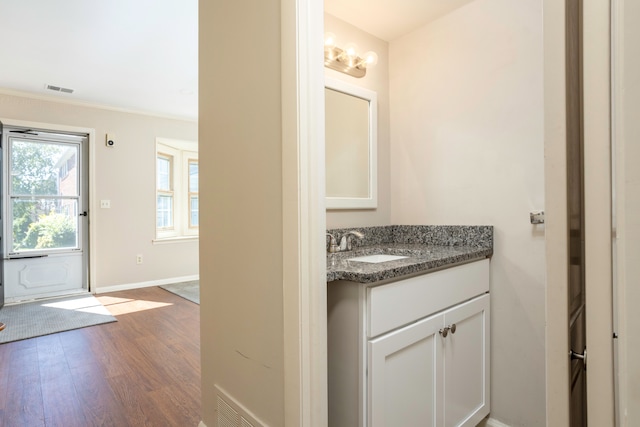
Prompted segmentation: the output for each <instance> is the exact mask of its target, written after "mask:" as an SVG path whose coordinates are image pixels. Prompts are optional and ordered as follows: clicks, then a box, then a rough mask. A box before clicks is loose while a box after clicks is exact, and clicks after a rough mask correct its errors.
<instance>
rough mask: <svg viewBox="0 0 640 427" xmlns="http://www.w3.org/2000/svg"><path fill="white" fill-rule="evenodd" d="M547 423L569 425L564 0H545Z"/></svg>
mask: <svg viewBox="0 0 640 427" xmlns="http://www.w3.org/2000/svg"><path fill="white" fill-rule="evenodd" d="M543 13H544V18H543V22H544V32H543V33H544V135H545V136H544V157H545V164H544V169H545V172H544V174H545V214H546V219H545V244H546V270H547V281H546V282H547V283H546V308H547V310H546V328H545V331H546V333H545V337H546V342H545V348H546V368H547V369H546V386H547V387H546V398H547V399H546V402H547V423H546V424H547V426H548V427H566V426H568V425H569V392H568V390H569V375H568V372H569V363H568V357H567V354H568V352H569V343H568V334H567V325H568V323H569V320H568V315H567V311H568V310H567V306H568V282H567V271H568V264H567V250H568V231H567V144H566V140H567V135H566V97H565V87H566V84H565V83H566V82H565V58H566V54H565V45H564V40H565V19H566V18H565V15H566V14H565V2H564V1H557V0H544V4H543Z"/></svg>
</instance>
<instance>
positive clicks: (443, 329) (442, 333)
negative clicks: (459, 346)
mask: <svg viewBox="0 0 640 427" xmlns="http://www.w3.org/2000/svg"><path fill="white" fill-rule="evenodd" d="M438 332H439V333H440V335H442V338H446V337H447V335H449V327H448V326H447V327H445V328H442V329H440V330H439V331H438Z"/></svg>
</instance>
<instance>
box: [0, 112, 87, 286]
mask: <svg viewBox="0 0 640 427" xmlns="http://www.w3.org/2000/svg"><path fill="white" fill-rule="evenodd" d="M0 122H2V123H3V124H4V126H5V127H11V126H16V127H26V128H33V129H42V130H47V131H54V132H55V131H57V132H61V133H64V132H70V133H83V134H87V139H88V142H87V144H88V145H89V146H88V159H87V160H86V161H87V173H88V177H87V178H88V181H89V182H88V188H87V191H88V193H89V194H87V196H86V197H87V205H88V206H89V217H88V220H89V224H88V228H87V229H88V232H89V236H88V237H87V241H88V248H87V249H88V250H89V256H88V262H89V265H88V266H87V267H88V270H89V271H88V274H87V278H88V282H89V283H87V290H88V291H89V292H90V293H94V290H93V284H94V283H95V274H96V269H95V266H96V251H95V239H93V236H95V232H96V221H95V220H93V221H92V220H91V219H92V213H93V212H97V206H96V198H95V196H94V195H95V189H96V182H95V181H96V180H95V174H94V170H95V158H96V156H95V140H96V138H95V137H96V131H95V129H92V128H85V127H79V126H67V125H60V124H53V123H42V122H33V121H26V120H16V119H9V118H6V117H0Z"/></svg>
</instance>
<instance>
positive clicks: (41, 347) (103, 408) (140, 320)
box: [0, 287, 201, 427]
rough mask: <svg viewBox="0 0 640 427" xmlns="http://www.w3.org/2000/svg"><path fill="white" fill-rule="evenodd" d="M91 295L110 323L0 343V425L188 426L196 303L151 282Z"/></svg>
mask: <svg viewBox="0 0 640 427" xmlns="http://www.w3.org/2000/svg"><path fill="white" fill-rule="evenodd" d="M97 297H98V298H99V299H100V300H101V302H102V303H103V304H104V305H105V306H107V308H109V309H110V311H111V312H112V313H113V314H114V315H115V316H116V317H117V319H118V321H117V322H114V323H109V324H106V325H98V326H92V327H88V328H83V329H77V330H74V331H67V332H62V333H59V334H53V335H48V336H44V337H38V338H32V339H28V340H23V341H17V342H12V343H7V344H2V345H0V426H6V427H9V426H16V427H37V426H64V427H74V426H81V427H88V426H117V427H120V426H123V427H124V426H136V427H137V426H179V427H183V426H185V427H196V426H197V425H198V423H199V422H200V419H201V418H200V414H201V412H200V319H199V318H200V306H199V305H197V304H194V303H192V302H190V301H187V300H185V299H183V298H180V297H178V296H176V295H174V294H172V293H169V292H167V291H165V290H163V289H160V288H156V287H152V288H144V289H135V290H131V291H121V292H113V293H109V294H101V295H97ZM0 333H2V332H0Z"/></svg>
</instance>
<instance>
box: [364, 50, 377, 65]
mask: <svg viewBox="0 0 640 427" xmlns="http://www.w3.org/2000/svg"><path fill="white" fill-rule="evenodd" d="M377 63H378V54H377V53H375V52H374V51H372V50H370V51H369V52H367V53H365V54H364V55H362V66H363V67H365V68H366V67H372V66H374V65H376V64H377Z"/></svg>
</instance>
